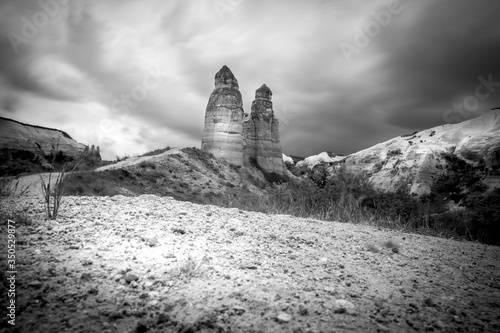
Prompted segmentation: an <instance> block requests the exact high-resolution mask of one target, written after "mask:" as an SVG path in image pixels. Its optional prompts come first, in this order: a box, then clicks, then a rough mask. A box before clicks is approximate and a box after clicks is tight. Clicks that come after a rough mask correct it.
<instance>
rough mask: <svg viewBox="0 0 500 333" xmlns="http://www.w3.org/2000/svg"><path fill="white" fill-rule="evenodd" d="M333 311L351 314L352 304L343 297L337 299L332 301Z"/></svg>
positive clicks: (352, 310)
mask: <svg viewBox="0 0 500 333" xmlns="http://www.w3.org/2000/svg"><path fill="white" fill-rule="evenodd" d="M333 308H334V310H333V312H334V313H349V314H352V313H353V312H354V308H355V306H354V304H352V303H351V302H349V301H346V300H345V299H338V300H336V301H335V302H334V303H333Z"/></svg>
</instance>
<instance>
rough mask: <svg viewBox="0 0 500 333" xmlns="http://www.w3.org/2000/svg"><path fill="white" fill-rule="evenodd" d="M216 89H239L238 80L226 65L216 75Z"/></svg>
mask: <svg viewBox="0 0 500 333" xmlns="http://www.w3.org/2000/svg"><path fill="white" fill-rule="evenodd" d="M215 88H236V89H238V88H239V85H238V80H236V77H235V76H234V74H233V72H231V70H230V69H229V67H227V66H226V65H224V66H222V68H221V69H220V70H219V71H218V72H217V74H215Z"/></svg>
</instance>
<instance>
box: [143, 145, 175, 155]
mask: <svg viewBox="0 0 500 333" xmlns="http://www.w3.org/2000/svg"><path fill="white" fill-rule="evenodd" d="M170 149H172V148H170V146H167V147H165V148H161V149H155V150H153V151H150V152H147V153H144V154H142V155H141V156H155V155H160V154H163V153H164V152H166V151H169V150H170Z"/></svg>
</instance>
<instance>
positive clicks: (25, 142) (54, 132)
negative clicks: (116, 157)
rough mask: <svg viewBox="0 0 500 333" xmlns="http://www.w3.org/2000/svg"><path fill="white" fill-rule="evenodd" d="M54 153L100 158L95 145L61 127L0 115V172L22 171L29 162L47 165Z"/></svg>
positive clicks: (8, 173)
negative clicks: (74, 137) (83, 140)
mask: <svg viewBox="0 0 500 333" xmlns="http://www.w3.org/2000/svg"><path fill="white" fill-rule="evenodd" d="M55 157H58V159H59V161H61V159H63V160H64V159H66V158H67V157H70V158H71V159H76V158H79V157H86V158H87V159H92V160H93V161H96V162H100V161H101V155H100V152H99V147H94V145H92V147H90V148H89V147H88V146H86V145H84V144H81V143H78V142H76V141H75V140H73V139H72V138H71V137H70V136H69V135H68V134H67V133H65V132H63V131H61V130H58V129H53V128H47V127H41V126H36V125H28V124H23V123H21V122H18V121H15V120H12V119H8V118H3V117H0V175H16V174H17V173H18V172H26V171H28V170H29V165H32V164H33V163H34V164H35V165H36V164H38V165H41V166H42V167H45V168H49V169H50V168H51V165H50V163H51V161H52V159H53V158H55Z"/></svg>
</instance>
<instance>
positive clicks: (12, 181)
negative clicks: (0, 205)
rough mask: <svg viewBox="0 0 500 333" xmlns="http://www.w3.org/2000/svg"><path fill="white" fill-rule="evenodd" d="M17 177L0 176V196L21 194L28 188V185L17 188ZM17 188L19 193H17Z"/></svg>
mask: <svg viewBox="0 0 500 333" xmlns="http://www.w3.org/2000/svg"><path fill="white" fill-rule="evenodd" d="M17 178H18V177H2V178H0V197H13V196H19V197H20V196H22V195H23V194H24V193H25V192H26V191H28V189H29V185H28V186H22V187H21V188H19V179H17ZM18 188H19V193H17V192H18V191H17V190H18Z"/></svg>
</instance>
